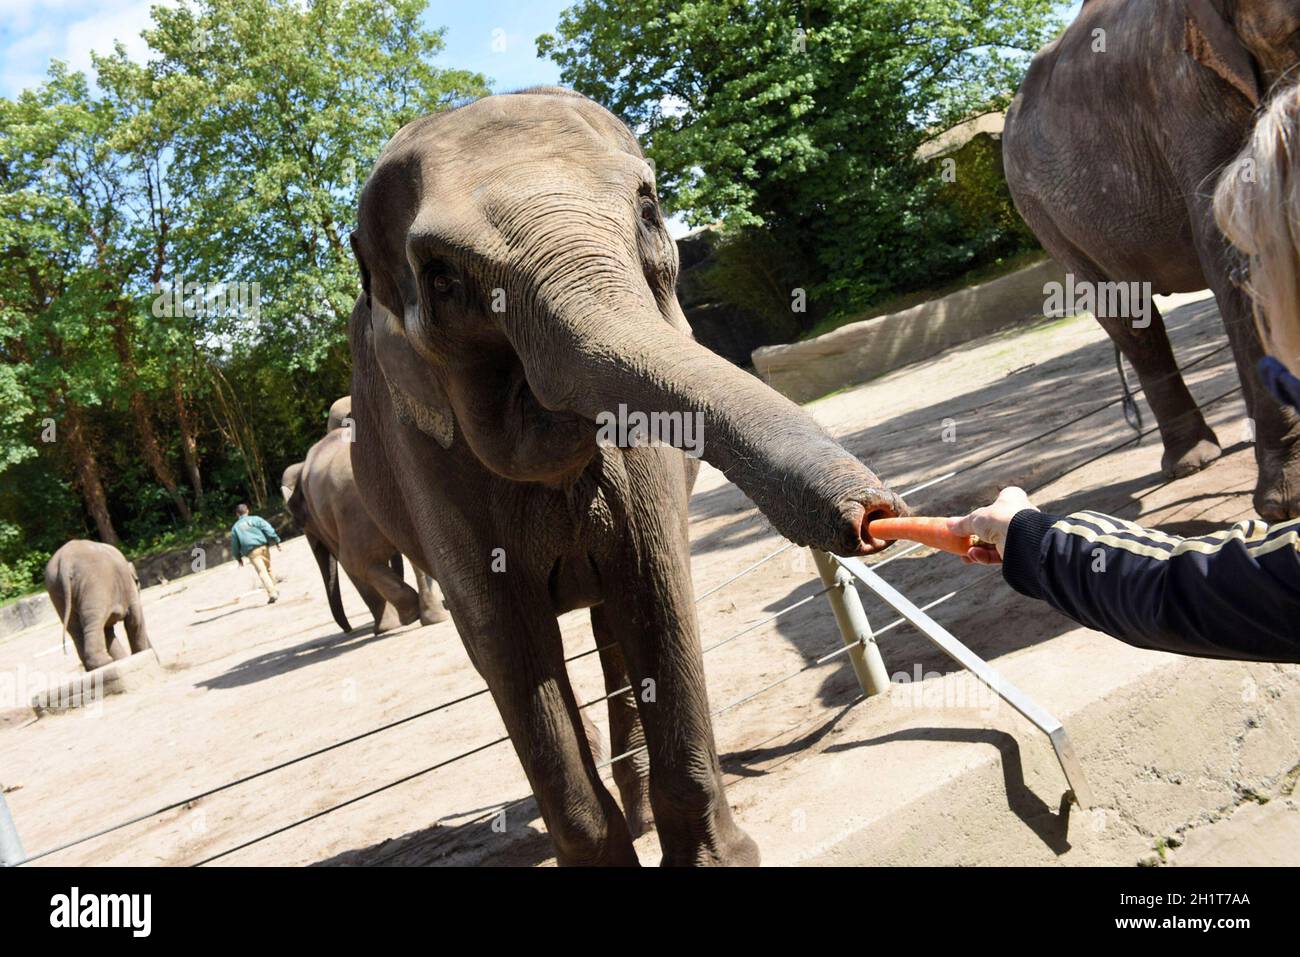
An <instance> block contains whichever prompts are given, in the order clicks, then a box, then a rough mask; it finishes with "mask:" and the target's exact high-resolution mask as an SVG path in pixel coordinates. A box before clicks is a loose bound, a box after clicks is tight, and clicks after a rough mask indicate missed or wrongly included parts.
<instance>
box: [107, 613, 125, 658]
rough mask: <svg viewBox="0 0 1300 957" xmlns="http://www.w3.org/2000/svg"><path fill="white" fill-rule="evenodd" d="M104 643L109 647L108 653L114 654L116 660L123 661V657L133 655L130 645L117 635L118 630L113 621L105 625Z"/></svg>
mask: <svg viewBox="0 0 1300 957" xmlns="http://www.w3.org/2000/svg"><path fill="white" fill-rule="evenodd" d="M104 645H105V646H106V647H107V648H108V653H109V654H110V655H112V656H113V660H114V661H121V660H122V659H123V658H130V657H131V649H130V646H129V645H128V644H127V643H126V642H125V641H122V640H121V639H120V638H118V636H117V631H116V629H114V627H113V625H112V623H111V622H110V623H109V624H106V625H105V626H104Z"/></svg>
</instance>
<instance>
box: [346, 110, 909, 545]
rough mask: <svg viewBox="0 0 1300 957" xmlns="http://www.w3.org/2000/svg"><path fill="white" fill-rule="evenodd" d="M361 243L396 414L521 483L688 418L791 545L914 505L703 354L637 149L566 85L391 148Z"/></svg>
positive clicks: (371, 183) (363, 211) (375, 181)
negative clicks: (633, 424) (603, 434)
mask: <svg viewBox="0 0 1300 957" xmlns="http://www.w3.org/2000/svg"><path fill="white" fill-rule="evenodd" d="M352 246H353V250H354V252H355V254H356V257H357V262H358V264H359V267H360V270H361V277H362V284H363V288H364V305H365V306H366V307H368V310H369V322H370V332H371V335H372V337H373V338H372V343H373V354H374V355H375V358H376V361H377V363H378V365H379V367H380V369H381V370H382V373H383V375H384V378H385V379H386V382H387V388H388V392H389V395H390V396H391V398H392V400H393V406H394V410H395V412H396V413H397V415H398V417H399V418H400V419H402V420H403V421H406V422H407V423H408V424H412V425H415V426H417V427H418V428H420V429H421V430H422V431H424V432H425V433H426V434H428V435H429V436H431V437H432V438H433V439H434V440H436V441H437V442H438V443H439V444H440V445H441V446H442V447H443V448H447V449H450V448H452V447H453V446H454V445H455V444H456V443H464V444H465V445H466V446H468V449H469V450H470V451H471V452H472V453H473V455H474V456H475V457H476V458H477V459H478V460H479V461H480V462H481V463H482V464H483V465H484V466H485V467H486V468H488V469H490V470H491V471H493V472H494V473H496V474H498V475H500V476H503V477H505V478H508V479H513V480H517V481H522V482H542V483H548V484H552V485H557V486H562V485H564V484H566V483H569V482H572V481H573V480H574V479H575V478H576V477H577V476H578V475H579V474H580V473H581V472H582V471H583V470H584V469H585V468H586V467H587V465H588V464H589V463H590V462H591V461H592V459H593V457H594V456H595V455H596V453H597V449H598V443H597V425H596V423H597V421H598V420H599V419H601V418H602V417H604V416H613V415H615V414H616V413H618V412H619V410H620V407H622V408H623V409H624V410H630V411H631V412H640V413H643V414H646V415H650V414H656V413H657V414H666V415H669V416H671V415H680V416H691V417H692V421H695V422H698V423H700V427H701V429H702V432H703V442H702V446H701V448H700V452H701V454H702V457H703V458H704V459H706V460H707V461H709V462H710V463H712V464H713V465H715V466H717V467H718V468H720V469H721V470H722V471H723V472H724V473H725V474H726V475H727V476H728V477H729V478H730V479H731V480H732V481H734V482H735V483H736V484H737V485H738V486H740V487H741V489H743V490H744V491H745V492H746V493H747V494H748V495H749V496H750V498H752V499H753V500H754V502H755V503H756V504H757V505H758V506H759V508H761V509H762V510H763V512H764V513H765V514H766V515H767V516H768V518H769V519H770V520H771V521H772V522H773V524H774V525H775V526H776V527H777V529H778V530H779V531H781V532H782V533H783V534H784V535H786V536H787V537H788V538H790V539H791V540H793V541H795V542H797V543H799V544H803V545H812V546H815V547H818V548H822V549H825V550H829V551H834V552H837V553H840V554H862V553H865V552H867V551H869V550H872V549H873V548H877V547H880V546H882V545H883V543H881V542H874V541H870V540H868V541H864V540H863V538H864V532H863V528H864V521H865V520H867V519H869V518H870V517H874V516H877V515H892V514H901V513H902V512H903V511H904V507H903V505H902V503H901V502H900V501H899V499H898V498H897V497H896V496H895V495H893V493H891V492H889V491H888V490H886V489H885V488H884V487H883V486H882V484H881V482H880V481H879V480H878V479H877V478H876V476H875V475H874V474H872V472H871V471H870V470H868V469H867V468H866V467H865V466H863V465H862V464H861V463H860V462H859V461H858V460H857V459H855V458H854V457H853V456H851V455H849V454H848V453H847V452H846V451H845V450H844V449H843V448H841V447H840V446H839V445H838V444H837V443H836V442H835V441H834V440H833V439H831V437H830V436H829V435H827V434H826V433H825V432H824V431H823V430H822V429H821V428H820V427H819V426H818V425H817V424H816V423H815V422H814V421H813V420H812V419H811V417H809V416H808V415H807V414H806V413H804V412H803V411H802V410H801V409H799V408H798V407H797V406H796V405H794V404H793V403H792V402H790V401H788V400H787V399H785V398H783V397H782V396H780V395H778V394H777V393H776V392H774V391H773V390H771V389H770V388H768V387H767V386H766V385H764V384H763V383H761V382H760V381H759V380H757V379H755V378H754V377H753V376H751V375H749V374H748V373H746V372H743V371H742V370H740V369H739V368H737V367H735V366H733V365H731V364H730V363H728V362H727V361H725V360H724V359H722V358H720V357H718V356H717V355H715V354H714V353H712V352H710V351H709V350H708V349H706V348H704V347H703V346H701V345H700V344H698V343H697V342H696V341H695V340H694V339H693V337H692V336H691V332H690V328H689V326H688V325H687V323H686V319H685V317H684V316H683V315H682V311H681V308H680V306H679V305H678V303H677V297H676V293H675V283H676V279H677V249H676V245H675V243H674V242H673V240H672V239H671V238H670V237H669V235H668V231H667V229H666V227H665V224H664V219H663V215H662V214H661V212H660V208H659V204H658V200H657V197H656V193H655V181H654V173H653V170H652V168H651V166H650V164H649V163H647V162H646V160H645V159H644V158H643V156H642V154H641V150H640V148H639V146H638V145H637V142H636V140H635V138H634V137H633V136H632V135H631V133H630V132H629V131H628V130H627V128H626V127H625V126H624V125H623V124H622V123H621V122H620V121H619V120H618V119H616V118H615V117H614V116H613V115H612V114H610V113H609V112H607V111H606V110H604V109H603V108H601V107H600V106H598V105H597V104H596V103H594V102H592V101H591V100H588V99H587V98H585V97H583V96H580V95H579V94H576V93H573V92H571V91H569V90H564V89H560V88H539V89H536V90H529V91H525V92H523V93H518V94H509V95H503V96H493V97H488V98H486V99H482V100H478V101H476V102H474V103H472V104H470V105H468V106H465V107H461V108H459V109H456V110H452V111H448V112H446V113H440V114H437V115H435V116H430V117H426V118H424V119H421V120H417V121H415V122H413V123H410V124H408V125H407V126H405V127H404V128H402V129H401V130H400V131H399V132H398V133H397V134H396V135H395V136H394V137H393V138H392V140H391V141H390V142H389V143H388V145H387V147H386V148H385V150H384V152H383V154H382V155H381V156H380V158H379V160H378V162H377V163H376V166H375V168H374V170H373V172H372V173H371V175H370V177H369V179H368V180H367V182H366V185H365V187H364V189H363V191H362V193H361V199H360V205H359V210H358V226H357V229H356V231H355V232H354V233H353V234H352Z"/></svg>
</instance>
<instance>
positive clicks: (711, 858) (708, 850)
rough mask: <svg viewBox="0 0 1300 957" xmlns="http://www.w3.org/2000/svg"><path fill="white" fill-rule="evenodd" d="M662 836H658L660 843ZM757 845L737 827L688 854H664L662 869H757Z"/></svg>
mask: <svg viewBox="0 0 1300 957" xmlns="http://www.w3.org/2000/svg"><path fill="white" fill-rule="evenodd" d="M662 841H663V835H662V833H661V835H660V842H661V843H662ZM759 858H760V855H759V853H758V845H757V844H756V843H754V839H753V838H752V837H750V836H749V835H748V834H746V833H745V832H744V831H742V830H741V829H740V828H738V827H733V828H732V829H731V833H730V834H729V835H727V836H720V837H718V838H717V839H716V840H715V841H714V842H713V843H712V845H711V846H707V847H706V846H703V845H701V846H699V847H697V848H695V849H694V851H692V852H690V853H689V854H680V853H677V854H669V853H668V852H667V851H665V852H664V857H663V860H662V861H660V862H659V863H660V866H662V867H683V866H685V867H758V865H759V863H760V860H759Z"/></svg>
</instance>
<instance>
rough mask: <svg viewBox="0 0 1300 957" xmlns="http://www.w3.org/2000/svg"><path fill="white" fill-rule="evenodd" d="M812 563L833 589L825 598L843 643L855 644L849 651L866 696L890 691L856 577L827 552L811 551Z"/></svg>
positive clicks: (823, 580) (887, 675)
mask: <svg viewBox="0 0 1300 957" xmlns="http://www.w3.org/2000/svg"><path fill="white" fill-rule="evenodd" d="M811 551H812V556H813V561H814V562H816V563H817V572H818V574H820V575H821V578H822V584H823V585H825V586H826V587H827V588H829V589H830V591H828V592H827V593H826V597H827V598H829V599H830V602H831V609H832V610H833V611H834V612H835V621H836V623H837V624H838V625H839V626H840V635H841V637H843V639H844V644H846V645H855V646H856V647H854V649H853V650H852V651H850V652H849V660H850V661H852V662H853V670H854V672H856V673H857V676H858V684H860V685H861V686H862V693H863V694H865V695H866V696H867V697H871V696H872V695H878V694H881V693H882V692H885V691H888V690H889V672H888V671H886V670H885V661H884V659H883V658H881V657H880V646H879V645H877V644H876V636H875V634H874V633H873V632H872V630H871V625H870V623H869V622H868V621H867V613H866V612H865V611H863V609H862V596H860V595H859V594H858V589H857V586H856V585H855V584H854V581H853V576H852V575H850V574H849V573H848V572H846V571H845V570H844V569H842V568H841V567H840V566H839V564H838V563H837V562H835V561H832V560H831V557H830V556H829V555H827V554H826V553H825V552H819V551H818V550H817V549H815V548H814V549H812V550H811Z"/></svg>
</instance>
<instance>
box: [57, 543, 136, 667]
mask: <svg viewBox="0 0 1300 957" xmlns="http://www.w3.org/2000/svg"><path fill="white" fill-rule="evenodd" d="M45 590H46V592H48V593H49V596H50V603H51V604H53V605H54V609H55V611H57V612H58V614H59V619H60V621H62V623H63V628H64V629H65V630H66V631H67V633H68V634H69V635H71V636H72V644H73V647H75V648H76V649H77V656H78V657H79V658H80V659H81V664H82V666H83V667H84V668H85V669H86V670H87V671H93V670H94V669H96V668H102V667H103V666H104V665H107V664H111V663H112V662H113V660H114V659H116V658H125V657H127V656H128V655H129V654H135V653H136V652H140V651H145V650H147V649H148V648H150V647H151V646H150V644H149V637H148V633H147V632H146V630H145V625H144V611H143V610H142V608H141V605H140V582H139V580H138V579H137V578H136V575H135V569H134V568H132V567H131V564H130V562H128V561H127V560H126V558H125V557H124V556H123V555H122V553H121V552H119V551H118V550H117V549H116V548H114V547H113V546H112V545H105V544H103V543H102V542H90V541H84V540H80V539H78V540H74V541H71V542H68V543H67V544H66V545H64V546H62V547H61V548H60V549H59V550H58V551H57V552H55V553H54V554H53V555H52V556H51V557H50V561H49V564H47V565H46V566H45ZM118 622H122V624H123V626H124V627H125V629H126V639H127V647H129V649H130V651H127V650H126V648H124V647H123V646H122V643H121V642H120V641H119V642H117V643H116V644H115V643H114V637H115V634H114V627H113V626H114V625H116V624H117V623H118Z"/></svg>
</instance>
